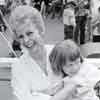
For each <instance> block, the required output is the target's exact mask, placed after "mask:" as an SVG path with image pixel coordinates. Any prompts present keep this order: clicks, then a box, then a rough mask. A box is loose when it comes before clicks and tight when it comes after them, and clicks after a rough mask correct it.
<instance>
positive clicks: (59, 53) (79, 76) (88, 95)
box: [49, 39, 100, 100]
mask: <svg viewBox="0 0 100 100" xmlns="http://www.w3.org/2000/svg"><path fill="white" fill-rule="evenodd" d="M49 59H50V64H51V68H52V71H53V72H52V73H53V74H54V76H53V77H52V80H53V79H54V80H55V78H54V77H57V80H58V78H59V81H60V82H62V84H63V87H62V89H60V91H59V92H58V93H56V94H55V95H54V96H53V97H52V98H51V99H50V100H99V98H98V97H97V96H96V93H95V91H94V86H95V85H96V83H97V82H98V81H99V80H100V70H99V69H97V68H96V66H94V65H92V64H90V63H88V62H86V61H85V60H84V59H83V57H82V55H81V53H80V49H79V47H78V46H77V44H76V43H75V42H74V41H72V40H70V39H67V40H64V41H62V42H60V43H58V44H56V45H55V47H54V48H53V50H52V52H51V54H50V56H49Z"/></svg>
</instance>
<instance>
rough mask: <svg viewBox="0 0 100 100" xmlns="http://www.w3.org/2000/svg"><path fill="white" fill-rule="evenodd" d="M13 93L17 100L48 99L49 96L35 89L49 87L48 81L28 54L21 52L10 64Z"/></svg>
mask: <svg viewBox="0 0 100 100" xmlns="http://www.w3.org/2000/svg"><path fill="white" fill-rule="evenodd" d="M11 85H12V88H13V93H14V95H15V96H16V97H17V98H18V100H41V99H42V100H49V98H50V96H49V95H46V94H44V93H40V92H37V91H40V90H43V89H46V88H48V87H49V85H50V82H49V79H48V77H47V76H46V75H45V73H44V72H43V70H42V69H41V68H40V66H39V65H38V64H37V63H36V62H35V61H34V60H33V59H32V58H31V57H30V56H29V55H28V54H23V55H22V56H21V57H20V58H19V59H18V60H17V61H16V62H14V64H13V65H12V81H11Z"/></svg>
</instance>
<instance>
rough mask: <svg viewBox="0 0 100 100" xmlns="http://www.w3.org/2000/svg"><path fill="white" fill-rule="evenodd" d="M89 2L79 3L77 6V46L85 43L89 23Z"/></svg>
mask: <svg viewBox="0 0 100 100" xmlns="http://www.w3.org/2000/svg"><path fill="white" fill-rule="evenodd" d="M88 2H89V1H88V0H81V1H77V6H76V8H75V16H76V29H75V35H74V40H75V41H76V43H77V44H84V43H85V32H86V30H85V28H86V21H87V15H88V14H87V9H86V5H88Z"/></svg>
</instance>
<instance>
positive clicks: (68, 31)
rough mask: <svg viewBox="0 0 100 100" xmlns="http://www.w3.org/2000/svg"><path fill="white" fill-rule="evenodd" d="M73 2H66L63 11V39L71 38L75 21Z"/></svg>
mask: <svg viewBox="0 0 100 100" xmlns="http://www.w3.org/2000/svg"><path fill="white" fill-rule="evenodd" d="M74 7H75V3H74V2H68V3H67V4H66V5H65V9H64V13H63V24H64V39H68V38H70V39H73V35H74V29H75V26H76V23H75V13H74Z"/></svg>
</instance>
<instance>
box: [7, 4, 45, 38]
mask: <svg viewBox="0 0 100 100" xmlns="http://www.w3.org/2000/svg"><path fill="white" fill-rule="evenodd" d="M27 19H29V20H30V21H31V22H32V23H33V24H35V25H36V27H37V29H38V30H39V33H40V35H42V36H43V35H44V33H45V27H44V22H43V19H42V16H41V14H40V12H39V11H38V10H37V9H35V8H33V7H30V6H27V5H23V6H18V7H16V8H15V9H14V10H13V11H12V13H11V16H10V18H9V24H10V26H11V29H12V30H13V32H14V33H16V32H17V29H18V27H20V26H21V25H23V24H24V23H25V20H27Z"/></svg>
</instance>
